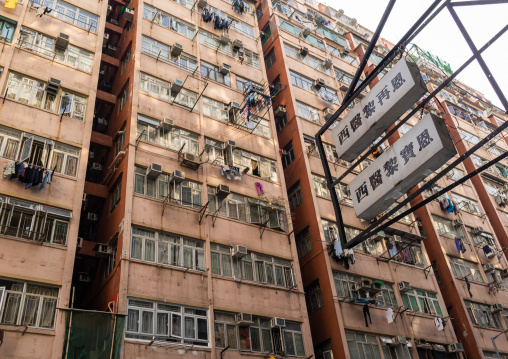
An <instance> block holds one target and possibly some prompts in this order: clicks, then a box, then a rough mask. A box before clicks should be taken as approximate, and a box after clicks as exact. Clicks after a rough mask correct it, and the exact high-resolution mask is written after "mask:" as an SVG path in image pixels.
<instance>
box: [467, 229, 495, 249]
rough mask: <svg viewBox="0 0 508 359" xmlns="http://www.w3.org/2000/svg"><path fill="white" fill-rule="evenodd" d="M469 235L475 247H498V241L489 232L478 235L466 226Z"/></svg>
mask: <svg viewBox="0 0 508 359" xmlns="http://www.w3.org/2000/svg"><path fill="white" fill-rule="evenodd" d="M466 231H467V234H469V238H471V241H472V242H473V244H474V245H475V246H479V247H483V246H485V245H489V246H491V247H495V248H497V246H496V241H495V240H494V237H492V235H490V234H489V233H487V232H482V233H481V234H478V233H476V232H475V231H474V229H473V228H472V227H469V226H466Z"/></svg>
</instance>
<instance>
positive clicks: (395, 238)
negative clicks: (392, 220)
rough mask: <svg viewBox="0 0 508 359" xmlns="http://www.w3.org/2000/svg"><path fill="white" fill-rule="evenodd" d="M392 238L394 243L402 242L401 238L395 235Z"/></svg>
mask: <svg viewBox="0 0 508 359" xmlns="http://www.w3.org/2000/svg"><path fill="white" fill-rule="evenodd" d="M391 238H392V240H393V241H394V242H402V237H401V236H397V235H393V236H391Z"/></svg>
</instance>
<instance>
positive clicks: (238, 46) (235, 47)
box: [233, 39, 243, 52]
mask: <svg viewBox="0 0 508 359" xmlns="http://www.w3.org/2000/svg"><path fill="white" fill-rule="evenodd" d="M240 49H243V42H242V40H238V39H236V40H235V41H233V51H235V52H236V51H238V50H240Z"/></svg>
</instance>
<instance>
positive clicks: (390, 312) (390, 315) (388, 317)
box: [385, 308, 393, 324]
mask: <svg viewBox="0 0 508 359" xmlns="http://www.w3.org/2000/svg"><path fill="white" fill-rule="evenodd" d="M385 317H386V321H387V322H388V324H391V323H393V309H392V308H388V309H387V310H386V312H385Z"/></svg>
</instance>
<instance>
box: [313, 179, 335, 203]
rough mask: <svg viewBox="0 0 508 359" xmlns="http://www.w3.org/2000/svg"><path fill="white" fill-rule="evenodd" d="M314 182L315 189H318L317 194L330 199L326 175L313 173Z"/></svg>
mask: <svg viewBox="0 0 508 359" xmlns="http://www.w3.org/2000/svg"><path fill="white" fill-rule="evenodd" d="M312 182H313V184H314V190H315V191H316V195H317V196H320V197H325V198H328V199H330V198H331V197H330V190H329V189H328V186H327V184H326V179H325V178H324V177H321V176H318V175H315V174H314V173H313V174H312Z"/></svg>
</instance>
